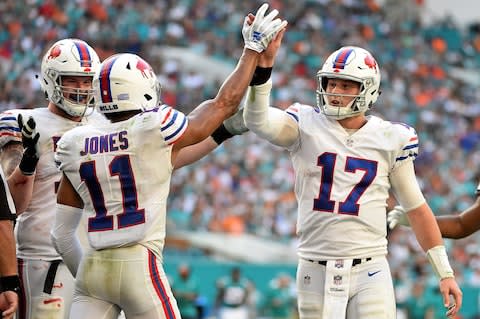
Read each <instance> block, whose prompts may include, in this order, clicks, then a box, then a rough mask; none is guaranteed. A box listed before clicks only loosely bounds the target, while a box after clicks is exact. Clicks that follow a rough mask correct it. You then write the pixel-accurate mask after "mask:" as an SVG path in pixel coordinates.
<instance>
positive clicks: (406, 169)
mask: <svg viewBox="0 0 480 319" xmlns="http://www.w3.org/2000/svg"><path fill="white" fill-rule="evenodd" d="M390 183H391V184H392V191H393V194H394V195H395V198H396V199H397V200H398V202H399V203H400V205H402V206H403V208H404V209H405V211H406V212H409V211H411V210H412V209H415V208H418V207H420V206H421V205H422V204H423V203H425V197H424V196H423V193H422V191H421V189H420V185H418V182H417V177H416V176H415V169H414V166H413V161H405V162H404V163H403V164H402V165H400V166H398V167H397V168H396V169H395V170H393V171H392V173H391V174H390Z"/></svg>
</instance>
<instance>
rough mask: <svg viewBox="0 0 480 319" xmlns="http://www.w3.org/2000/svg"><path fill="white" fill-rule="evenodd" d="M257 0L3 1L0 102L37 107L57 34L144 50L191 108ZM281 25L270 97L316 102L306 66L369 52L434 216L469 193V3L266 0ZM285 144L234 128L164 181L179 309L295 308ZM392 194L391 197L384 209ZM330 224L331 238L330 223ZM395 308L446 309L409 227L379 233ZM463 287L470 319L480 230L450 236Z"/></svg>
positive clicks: (475, 114)
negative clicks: (404, 130)
mask: <svg viewBox="0 0 480 319" xmlns="http://www.w3.org/2000/svg"><path fill="white" fill-rule="evenodd" d="M262 2H263V1H233V0H198V1H195V0H178V1H167V0H165V1H142V0H139V1H134V0H70V1H53V0H22V1H18V0H2V1H1V2H0V14H1V19H0V110H2V111H3V110H6V109H11V108H34V107H44V106H46V105H47V102H46V100H45V98H44V95H43V93H42V92H41V91H40V87H39V84H38V83H37V80H36V79H35V75H36V74H38V73H39V70H40V61H41V56H42V55H43V53H44V51H45V50H46V49H47V48H48V47H49V46H50V45H51V44H53V42H55V41H57V40H58V39H61V38H65V37H77V38H81V39H83V40H86V41H87V42H88V43H89V44H91V45H92V46H93V47H94V48H95V49H96V50H97V52H98V53H99V55H100V58H101V59H102V60H103V59H105V58H106V57H108V56H109V55H111V54H113V53H118V52H131V53H135V54H139V55H140V56H142V57H144V58H145V59H146V60H147V61H149V62H150V64H151V65H152V66H153V68H154V69H155V71H156V73H157V75H158V77H159V80H160V83H161V84H162V87H163V90H162V97H163V102H164V103H166V104H169V105H171V106H175V107H176V108H177V109H179V110H181V111H183V112H185V113H188V112H189V111H191V110H192V109H193V108H194V107H195V106H197V105H198V104H199V103H200V102H201V101H203V100H205V99H208V98H212V97H213V96H215V94H216V92H217V90H218V89H219V87H220V84H221V83H222V82H223V80H224V79H225V77H226V75H227V74H228V73H229V72H230V71H231V70H232V68H233V67H234V64H235V61H236V59H237V58H238V57H239V55H240V54H241V51H242V48H243V40H242V36H241V32H240V30H241V24H242V22H243V17H244V15H245V14H246V13H248V12H252V11H253V12H254V10H256V8H257V7H258V6H259V5H260V4H261V3H262ZM270 5H271V6H272V7H274V8H277V9H279V11H280V12H281V14H282V15H283V18H286V19H287V20H288V21H289V26H288V31H287V33H286V34H285V37H284V41H283V47H282V48H281V52H280V54H279V57H278V58H277V64H276V65H275V67H274V72H273V82H274V89H273V93H272V105H275V106H277V107H279V108H282V109H284V108H286V107H288V106H289V105H290V104H292V103H293V102H300V103H305V104H310V105H315V85H316V83H315V74H316V72H317V71H318V69H319V68H320V67H321V65H322V63H323V61H324V59H325V58H326V57H327V56H328V54H330V53H331V52H333V51H334V50H335V49H337V48H338V47H340V46H342V45H358V46H361V47H364V48H366V49H368V50H369V51H370V52H372V53H373V55H374V56H375V58H376V60H377V61H378V63H379V65H380V68H381V70H382V85H381V88H382V90H383V93H382V95H381V96H380V98H379V100H378V102H377V103H376V106H375V108H374V109H373V110H372V113H373V114H375V115H379V116H381V117H384V118H386V119H389V120H394V121H401V122H405V123H408V124H409V125H411V126H413V127H415V128H416V130H417V132H418V133H419V137H420V153H419V157H418V159H417V160H416V171H417V176H418V180H419V182H420V185H421V186H422V189H423V192H424V194H425V197H426V198H427V200H428V202H429V204H430V206H431V207H432V209H433V211H434V212H435V214H437V215H442V214H451V213H458V212H460V211H462V210H463V209H465V208H467V207H468V206H470V205H471V204H472V203H473V201H474V200H475V197H474V193H475V189H476V186H477V183H478V182H479V180H480V179H479V177H480V176H479V173H478V172H479V170H478V169H477V167H478V165H479V163H480V149H479V147H478V143H479V140H480V98H479V97H480V90H479V86H480V16H479V14H478V12H480V2H478V1H474V0H470V1H468V0H456V1H454V2H452V1H445V0H430V1H427V0H403V1H395V0H383V1H381V0H316V1H313V0H311V1H306V0H283V1H270ZM293 181H294V178H293V171H292V167H291V164H290V160H289V157H288V154H287V153H286V152H285V151H283V150H282V149H279V148H276V147H274V146H271V145H270V144H268V143H266V142H265V141H262V140H260V139H258V138H256V137H255V135H254V134H252V133H246V134H244V135H243V136H240V137H234V138H233V139H231V140H229V141H227V142H225V143H224V144H223V145H222V146H221V147H219V148H218V149H217V150H216V151H215V152H214V153H212V154H210V155H209V156H207V157H206V158H204V159H202V160H201V161H199V162H197V163H195V164H194V165H191V166H189V167H185V168H182V169H180V170H178V171H176V172H175V173H174V175H173V178H172V186H171V193H170V198H169V212H168V226H167V228H168V235H167V242H166V247H165V252H164V264H165V269H166V271H167V274H168V275H169V277H170V279H171V283H172V286H173V289H174V292H175V294H176V295H177V298H178V300H179V304H180V306H181V308H182V311H183V316H184V317H185V318H187V319H188V318H215V316H216V313H217V311H218V309H219V308H220V307H221V305H220V304H219V303H218V302H216V299H217V296H218V294H219V293H222V291H226V288H228V287H233V286H234V287H236V288H237V293H238V294H239V295H242V294H244V293H246V292H248V298H247V299H246V305H247V306H248V308H249V312H250V318H252V319H253V318H283V319H293V318H296V314H295V300H296V298H295V289H294V281H295V268H296V255H295V249H296V238H295V223H296V202H295V197H294V194H293V186H294V185H293ZM394 204H395V202H394V200H393V199H392V200H391V201H390V205H391V206H393V205H394ZM339 236H341V234H339ZM389 241H390V244H389V260H390V265H391V269H392V273H393V277H394V282H395V288H396V294H397V296H396V297H397V304H398V318H399V319H403V318H415V319H417V318H422V319H425V318H444V308H443V306H442V304H441V297H440V295H439V294H438V288H437V287H438V286H437V282H436V279H435V277H434V275H433V273H432V269H431V267H430V265H429V263H428V262H427V260H426V258H425V255H424V253H423V252H422V251H421V249H420V247H419V246H418V244H417V243H416V240H415V238H414V236H413V233H412V232H411V231H410V230H409V229H408V228H403V227H399V228H397V229H395V230H394V231H392V232H391V233H390V234H389ZM446 244H447V248H448V252H449V255H450V260H451V262H452V265H453V267H454V269H455V272H456V277H457V279H458V281H459V282H460V283H461V288H462V289H463V293H464V305H463V310H462V314H461V316H459V317H458V318H462V319H473V318H480V299H479V296H480V249H479V248H480V247H479V236H478V235H472V236H470V237H468V238H466V239H462V240H457V241H453V240H446Z"/></svg>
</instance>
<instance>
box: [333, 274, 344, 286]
mask: <svg viewBox="0 0 480 319" xmlns="http://www.w3.org/2000/svg"><path fill="white" fill-rule="evenodd" d="M333 283H334V284H335V285H340V284H342V276H340V275H335V276H333Z"/></svg>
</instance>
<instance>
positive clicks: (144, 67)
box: [135, 58, 152, 78]
mask: <svg viewBox="0 0 480 319" xmlns="http://www.w3.org/2000/svg"><path fill="white" fill-rule="evenodd" d="M135 67H136V68H137V69H138V70H140V72H141V73H142V76H143V77H144V78H148V77H149V76H148V74H147V73H146V71H149V73H150V75H152V67H151V66H150V65H149V64H148V63H147V62H145V61H144V60H143V59H140V58H139V59H138V60H137V65H135Z"/></svg>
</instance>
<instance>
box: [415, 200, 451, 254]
mask: <svg viewBox="0 0 480 319" xmlns="http://www.w3.org/2000/svg"><path fill="white" fill-rule="evenodd" d="M407 217H408V220H409V222H410V225H411V226H412V229H413V232H414V233H415V236H416V238H417V241H418V243H419V244H420V246H421V247H422V248H423V250H424V251H425V252H426V251H428V250H429V249H430V248H432V247H435V246H438V245H443V240H442V236H441V233H440V229H439V228H438V225H437V222H436V220H435V216H434V215H433V213H432V211H431V209H430V207H429V206H428V204H426V203H424V204H423V205H421V206H420V207H418V208H416V209H413V210H411V211H410V212H409V213H408V215H407Z"/></svg>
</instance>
